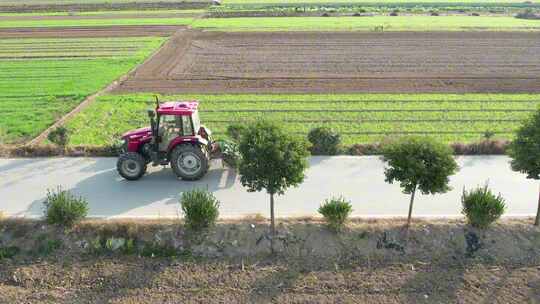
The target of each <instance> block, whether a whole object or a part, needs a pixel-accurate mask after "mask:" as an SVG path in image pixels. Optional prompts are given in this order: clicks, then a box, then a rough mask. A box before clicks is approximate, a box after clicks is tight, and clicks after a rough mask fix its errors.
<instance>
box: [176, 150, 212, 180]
mask: <svg viewBox="0 0 540 304" xmlns="http://www.w3.org/2000/svg"><path fill="white" fill-rule="evenodd" d="M208 163H209V160H208V156H207V155H206V153H204V151H203V150H202V149H201V148H200V147H199V146H196V145H191V144H187V145H186V144H184V145H179V146H177V147H176V148H174V150H173V151H172V153H171V167H172V169H173V171H174V173H175V174H176V176H178V177H180V178H182V179H184V180H190V181H193V180H198V179H201V178H202V177H203V176H204V175H205V174H206V172H207V171H208V165H209V164H208Z"/></svg>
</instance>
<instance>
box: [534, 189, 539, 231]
mask: <svg viewBox="0 0 540 304" xmlns="http://www.w3.org/2000/svg"><path fill="white" fill-rule="evenodd" d="M534 225H535V226H539V225H540V189H539V192H538V209H537V210H536V219H535V220H534Z"/></svg>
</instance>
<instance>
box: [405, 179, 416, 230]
mask: <svg viewBox="0 0 540 304" xmlns="http://www.w3.org/2000/svg"><path fill="white" fill-rule="evenodd" d="M415 193H416V185H414V189H413V191H412V193H411V202H410V203H409V215H408V216H407V226H406V227H405V229H406V230H407V234H408V231H409V226H411V215H412V209H413V204H414V194H415Z"/></svg>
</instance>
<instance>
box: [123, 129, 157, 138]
mask: <svg viewBox="0 0 540 304" xmlns="http://www.w3.org/2000/svg"><path fill="white" fill-rule="evenodd" d="M150 135H152V129H151V128H150V127H144V128H140V129H135V130H131V131H128V132H126V133H124V134H123V135H122V138H123V139H133V138H134V137H135V138H137V137H144V136H150Z"/></svg>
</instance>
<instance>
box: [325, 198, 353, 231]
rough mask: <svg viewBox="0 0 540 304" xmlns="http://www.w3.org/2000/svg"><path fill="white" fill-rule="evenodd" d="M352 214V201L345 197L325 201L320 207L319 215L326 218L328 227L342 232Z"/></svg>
mask: <svg viewBox="0 0 540 304" xmlns="http://www.w3.org/2000/svg"><path fill="white" fill-rule="evenodd" d="M351 212H352V205H351V203H350V201H347V200H345V198H343V197H338V198H332V199H329V200H328V199H327V200H325V202H324V204H322V205H321V206H320V207H319V213H320V214H322V215H323V216H324V219H325V220H326V222H327V223H328V227H329V228H330V229H332V230H334V231H340V230H341V229H342V228H343V225H344V224H345V222H346V221H347V218H348V217H349V215H350V214H351Z"/></svg>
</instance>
